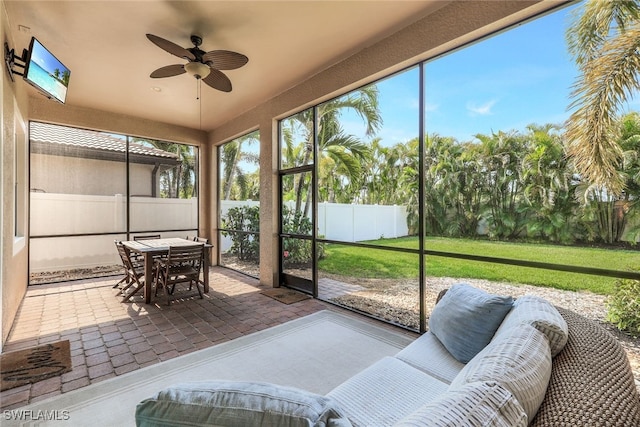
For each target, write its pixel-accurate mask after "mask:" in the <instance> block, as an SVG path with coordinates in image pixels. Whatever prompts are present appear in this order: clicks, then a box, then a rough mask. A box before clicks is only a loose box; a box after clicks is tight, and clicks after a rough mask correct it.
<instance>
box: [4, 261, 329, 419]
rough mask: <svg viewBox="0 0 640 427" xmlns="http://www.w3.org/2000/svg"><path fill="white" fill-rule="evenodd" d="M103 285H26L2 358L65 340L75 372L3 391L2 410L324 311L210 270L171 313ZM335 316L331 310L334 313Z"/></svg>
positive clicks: (217, 269)
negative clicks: (202, 288)
mask: <svg viewBox="0 0 640 427" xmlns="http://www.w3.org/2000/svg"><path fill="white" fill-rule="evenodd" d="M117 280H118V279H114V278H113V277H111V278H103V279H92V280H82V281H75V282H65V283H58V284H49V285H37V286H30V287H29V289H28V290H27V295H26V297H25V298H24V300H23V302H22V305H21V307H20V309H19V311H18V314H17V316H16V319H15V322H14V325H13V328H12V330H11V332H10V334H9V338H8V340H7V342H6V343H5V346H4V348H3V351H4V352H9V351H13V350H18V349H22V348H28V347H31V346H35V345H39V344H43V343H47V342H53V341H57V340H60V339H68V340H69V341H70V342H71V356H72V364H73V369H72V371H71V372H68V373H65V374H63V375H61V376H59V377H55V378H52V379H49V380H45V381H41V382H39V383H35V384H29V385H24V386H20V387H16V388H14V389H10V390H5V391H3V392H0V410H5V409H15V408H18V407H21V406H24V405H27V404H29V403H32V402H35V401H39V400H42V399H45V398H48V397H51V396H55V395H58V394H60V393H66V392H68V391H71V390H77V389H79V388H82V387H86V386H88V385H90V384H93V383H96V382H99V381H104V380H105V379H108V378H113V377H115V376H117V375H123V374H126V373H128V372H131V371H135V370H136V369H139V368H141V367H144V366H149V365H152V364H155V363H160V362H162V361H165V360H169V359H172V358H174V357H178V356H180V355H184V354H187V353H190V352H193V351H197V350H200V349H203V348H207V347H210V346H213V345H216V344H219V343H222V342H225V341H229V340H232V339H235V338H238V337H241V336H243V335H248V334H251V333H253V332H257V331H261V330H264V329H266V328H269V327H271V326H275V325H279V324H282V323H285V322H288V321H289V320H292V319H295V318H298V317H302V316H306V315H308V314H311V313H314V312H317V311H320V310H323V309H326V308H329V307H330V306H329V305H328V304H326V303H324V302H322V301H320V300H316V299H307V300H304V301H300V302H298V303H295V304H291V305H286V304H282V303H280V302H278V301H276V300H274V299H271V298H269V297H266V296H264V295H261V294H260V291H261V290H263V289H265V287H264V286H260V284H259V283H258V280H256V279H253V278H250V277H247V276H244V275H242V274H240V273H237V272H234V271H232V270H228V269H224V268H220V267H214V268H212V269H211V272H210V283H211V290H210V292H209V293H208V294H205V297H204V299H199V298H198V297H197V296H196V297H193V298H186V299H182V300H178V301H174V302H173V303H172V304H171V306H170V307H167V306H166V305H165V304H163V302H162V301H159V303H158V304H149V305H147V304H144V303H142V301H141V300H140V299H138V300H136V301H134V302H129V303H121V302H120V300H121V299H120V298H119V297H118V296H117V295H116V292H117V290H116V289H112V285H113V284H114V283H115V282H116V281H117ZM334 309H335V308H334Z"/></svg>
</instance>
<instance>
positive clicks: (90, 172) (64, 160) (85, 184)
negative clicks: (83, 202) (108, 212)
mask: <svg viewBox="0 0 640 427" xmlns="http://www.w3.org/2000/svg"><path fill="white" fill-rule="evenodd" d="M123 158H124V155H123ZM153 167H154V166H153V165H141V164H137V163H132V164H131V167H130V171H129V174H130V182H129V185H130V187H131V194H132V195H135V196H151V194H152V192H151V190H152V185H151V175H152V172H153ZM159 183H160V178H159V176H158V177H156V179H155V186H156V189H158V188H159ZM31 190H33V191H38V192H44V193H65V194H92V195H96V196H113V195H114V194H126V193H127V171H126V164H125V163H123V162H111V161H106V160H94V159H80V158H76V157H63V156H49V155H45V154H32V155H31Z"/></svg>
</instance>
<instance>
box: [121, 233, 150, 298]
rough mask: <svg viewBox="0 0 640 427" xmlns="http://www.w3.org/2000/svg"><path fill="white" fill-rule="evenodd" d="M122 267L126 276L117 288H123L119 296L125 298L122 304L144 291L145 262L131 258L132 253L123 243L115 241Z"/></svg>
mask: <svg viewBox="0 0 640 427" xmlns="http://www.w3.org/2000/svg"><path fill="white" fill-rule="evenodd" d="M115 244H116V248H117V249H118V254H119V255H120V260H121V261H122V266H123V268H124V271H125V276H124V277H123V278H122V279H120V281H119V282H118V283H116V285H115V286H114V288H115V287H119V286H120V285H121V284H123V286H122V287H121V288H120V291H119V294H120V295H122V296H123V298H122V302H127V301H129V300H131V298H132V297H133V296H134V295H135V294H137V293H138V292H139V291H140V290H141V289H144V280H146V279H145V278H144V262H140V260H138V259H137V258H134V257H132V256H131V251H130V250H129V248H127V247H126V246H125V245H123V244H122V242H121V241H119V240H116V241H115Z"/></svg>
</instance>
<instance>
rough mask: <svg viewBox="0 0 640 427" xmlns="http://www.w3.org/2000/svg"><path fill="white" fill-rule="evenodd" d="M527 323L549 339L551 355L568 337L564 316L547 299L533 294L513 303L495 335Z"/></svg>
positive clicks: (556, 352) (562, 346) (560, 348)
mask: <svg viewBox="0 0 640 427" xmlns="http://www.w3.org/2000/svg"><path fill="white" fill-rule="evenodd" d="M523 323H528V324H530V325H531V326H533V327H534V328H536V329H537V330H539V331H540V332H542V333H543V334H544V335H545V336H546V337H547V340H549V347H550V348H551V357H555V356H556V354H558V353H560V351H562V349H563V348H564V346H565V344H567V339H569V327H568V326H567V322H566V321H565V320H564V317H562V315H561V314H560V312H558V310H556V308H555V307H554V306H553V305H552V304H551V303H550V302H549V301H547V300H545V299H543V298H540V297H537V296H534V295H525V296H522V297H520V298H518V299H516V301H515V302H514V303H513V308H512V309H511V311H510V312H509V314H507V316H506V317H505V318H504V321H503V322H502V325H500V327H499V328H498V330H497V331H496V336H498V335H500V334H501V333H503V332H504V331H506V330H508V329H509V328H512V327H514V326H518V325H521V324H523Z"/></svg>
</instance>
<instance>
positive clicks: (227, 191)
mask: <svg viewBox="0 0 640 427" xmlns="http://www.w3.org/2000/svg"><path fill="white" fill-rule="evenodd" d="M259 141H260V134H259V132H258V131H255V132H251V133H249V134H246V135H243V136H241V137H238V138H236V139H234V140H233V141H229V142H227V143H226V144H224V145H222V147H221V159H220V160H221V164H222V170H221V174H222V176H221V181H222V182H221V193H222V194H221V196H222V199H223V200H245V199H247V198H249V193H250V187H251V182H250V179H249V176H248V175H247V173H246V172H245V171H244V170H243V169H242V167H241V163H243V162H245V163H249V164H254V165H257V164H258V163H259V156H258V155H256V154H255V153H251V152H249V151H246V150H243V146H246V145H252V144H255V143H259Z"/></svg>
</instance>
